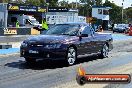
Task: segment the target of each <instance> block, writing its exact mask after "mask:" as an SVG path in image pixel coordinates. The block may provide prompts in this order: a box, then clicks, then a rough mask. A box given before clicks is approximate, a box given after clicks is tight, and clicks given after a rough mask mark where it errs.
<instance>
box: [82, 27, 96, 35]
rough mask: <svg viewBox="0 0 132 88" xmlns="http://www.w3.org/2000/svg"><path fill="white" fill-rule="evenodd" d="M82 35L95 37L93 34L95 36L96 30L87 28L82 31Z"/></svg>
mask: <svg viewBox="0 0 132 88" xmlns="http://www.w3.org/2000/svg"><path fill="white" fill-rule="evenodd" d="M82 34H88V35H93V34H94V30H93V29H92V28H91V27H90V26H86V27H85V28H84V29H83V30H82Z"/></svg>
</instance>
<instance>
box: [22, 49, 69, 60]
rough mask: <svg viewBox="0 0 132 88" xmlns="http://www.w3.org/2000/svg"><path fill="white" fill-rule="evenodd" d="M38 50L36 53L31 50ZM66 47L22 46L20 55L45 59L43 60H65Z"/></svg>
mask: <svg viewBox="0 0 132 88" xmlns="http://www.w3.org/2000/svg"><path fill="white" fill-rule="evenodd" d="M30 50H32V51H36V52H35V53H31V52H29V51H30ZM66 51H67V50H66V49H62V48H61V49H42V48H41V49H35V48H34V49H31V48H20V56H21V57H25V58H33V59H43V60H63V59H65V57H66Z"/></svg>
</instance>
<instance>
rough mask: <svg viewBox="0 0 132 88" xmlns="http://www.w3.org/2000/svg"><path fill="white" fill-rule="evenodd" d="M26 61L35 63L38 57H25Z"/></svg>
mask: <svg viewBox="0 0 132 88" xmlns="http://www.w3.org/2000/svg"><path fill="white" fill-rule="evenodd" d="M25 61H26V63H27V64H35V63H36V59H33V58H25Z"/></svg>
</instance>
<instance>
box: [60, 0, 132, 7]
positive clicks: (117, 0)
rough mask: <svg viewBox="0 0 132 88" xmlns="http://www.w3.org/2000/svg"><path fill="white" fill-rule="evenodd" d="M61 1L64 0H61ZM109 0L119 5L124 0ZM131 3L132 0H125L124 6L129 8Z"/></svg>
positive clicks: (73, 0)
mask: <svg viewBox="0 0 132 88" xmlns="http://www.w3.org/2000/svg"><path fill="white" fill-rule="evenodd" d="M59 1H63V0H59ZM64 1H68V2H76V1H78V2H79V0H64ZM109 1H111V2H112V1H114V3H115V4H116V5H118V6H122V2H123V0H109ZM103 2H105V0H103ZM131 4H132V0H124V4H123V7H124V8H128V7H131Z"/></svg>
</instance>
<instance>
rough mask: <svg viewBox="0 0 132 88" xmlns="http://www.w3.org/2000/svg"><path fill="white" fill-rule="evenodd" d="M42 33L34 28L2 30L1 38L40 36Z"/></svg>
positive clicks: (0, 32)
mask: <svg viewBox="0 0 132 88" xmlns="http://www.w3.org/2000/svg"><path fill="white" fill-rule="evenodd" d="M38 34H40V31H38V30H36V29H33V28H23V27H22V28H15V27H9V28H0V36H4V35H38Z"/></svg>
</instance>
